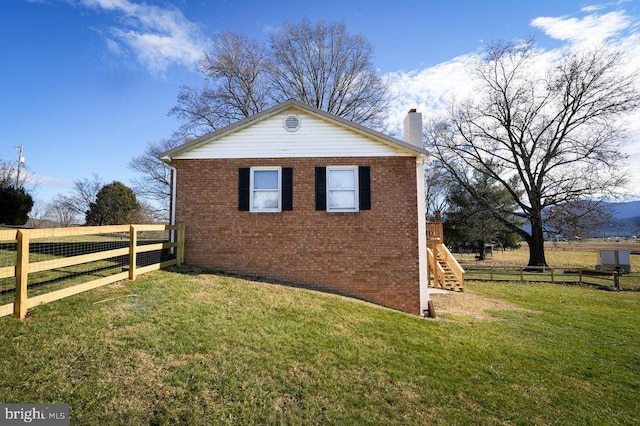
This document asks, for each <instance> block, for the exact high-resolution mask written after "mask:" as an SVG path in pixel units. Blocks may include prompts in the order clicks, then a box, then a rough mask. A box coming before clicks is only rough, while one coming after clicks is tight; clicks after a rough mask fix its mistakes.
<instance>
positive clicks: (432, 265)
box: [427, 238, 464, 291]
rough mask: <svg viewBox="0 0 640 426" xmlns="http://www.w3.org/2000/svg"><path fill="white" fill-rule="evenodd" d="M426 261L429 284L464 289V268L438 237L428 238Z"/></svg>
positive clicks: (448, 288) (437, 286) (451, 288)
mask: <svg viewBox="0 0 640 426" xmlns="http://www.w3.org/2000/svg"><path fill="white" fill-rule="evenodd" d="M427 261H428V263H429V275H430V282H429V284H430V285H431V286H433V287H436V288H443V289H447V290H454V291H455V290H458V291H464V269H462V267H461V266H460V264H459V263H458V261H457V260H456V259H455V257H453V255H452V254H451V252H450V251H449V249H448V248H447V246H445V245H444V244H442V240H440V239H439V238H434V239H430V240H428V242H427Z"/></svg>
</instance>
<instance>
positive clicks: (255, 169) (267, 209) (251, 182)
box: [249, 166, 282, 213]
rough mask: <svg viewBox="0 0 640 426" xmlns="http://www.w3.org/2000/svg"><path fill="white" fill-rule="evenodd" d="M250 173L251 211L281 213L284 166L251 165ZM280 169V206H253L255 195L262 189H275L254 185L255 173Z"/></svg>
mask: <svg viewBox="0 0 640 426" xmlns="http://www.w3.org/2000/svg"><path fill="white" fill-rule="evenodd" d="M250 170H251V172H250V173H249V176H250V178H249V211H250V212H254V213H280V212H281V211H282V167H266V166H265V167H251V169H250ZM272 170H277V171H278V207H274V208H257V207H254V206H253V195H254V194H255V192H256V191H257V192H260V191H273V189H267V190H261V189H255V188H254V187H253V174H254V173H255V172H263V171H272Z"/></svg>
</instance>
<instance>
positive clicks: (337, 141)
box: [173, 109, 415, 159]
mask: <svg viewBox="0 0 640 426" xmlns="http://www.w3.org/2000/svg"><path fill="white" fill-rule="evenodd" d="M291 114H295V115H296V116H298V118H299V119H300V128H299V129H298V130H297V131H296V132H289V131H287V129H285V128H284V125H283V120H284V119H285V117H287V116H289V115H291ZM392 156H403V157H405V156H415V154H412V153H410V152H408V151H404V150H401V149H396V148H393V147H391V146H389V145H387V144H385V143H383V142H380V141H377V140H375V139H373V138H370V137H367V136H364V135H361V134H359V133H356V132H353V131H350V130H347V129H345V128H343V127H340V126H337V125H335V124H332V123H329V122H326V121H324V120H321V119H319V118H317V117H315V116H313V115H311V114H308V113H304V112H301V111H299V110H297V109H296V110H288V111H283V112H282V113H280V114H277V115H275V116H273V117H269V118H267V119H265V120H263V121H260V122H258V123H255V124H251V125H249V126H248V127H246V128H244V129H240V130H238V131H236V132H233V133H231V134H229V135H226V136H222V137H221V138H220V139H218V140H214V141H211V142H208V143H207V142H205V143H203V144H201V145H199V146H197V147H194V148H193V149H190V150H188V151H187V152H183V153H181V154H178V155H176V156H175V157H173V158H176V159H208V158H286V157H392Z"/></svg>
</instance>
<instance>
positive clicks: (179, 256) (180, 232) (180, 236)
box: [176, 225, 185, 266]
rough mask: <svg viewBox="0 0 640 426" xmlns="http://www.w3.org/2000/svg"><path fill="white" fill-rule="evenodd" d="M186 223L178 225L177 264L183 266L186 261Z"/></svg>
mask: <svg viewBox="0 0 640 426" xmlns="http://www.w3.org/2000/svg"><path fill="white" fill-rule="evenodd" d="M184 239H185V232H184V225H179V226H178V252H177V253H176V264H177V266H182V264H183V263H184Z"/></svg>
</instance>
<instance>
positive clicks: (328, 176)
mask: <svg viewBox="0 0 640 426" xmlns="http://www.w3.org/2000/svg"><path fill="white" fill-rule="evenodd" d="M332 170H353V172H354V177H355V180H354V185H355V188H354V189H355V200H354V208H352V209H344V208H331V203H330V202H329V193H330V192H331V171H332ZM358 179H359V176H358V166H327V167H326V180H327V181H326V188H327V190H326V191H327V193H326V197H327V202H326V203H327V212H329V213H355V212H358V211H360V207H359V205H360V192H359V187H360V184H359V181H358Z"/></svg>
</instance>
